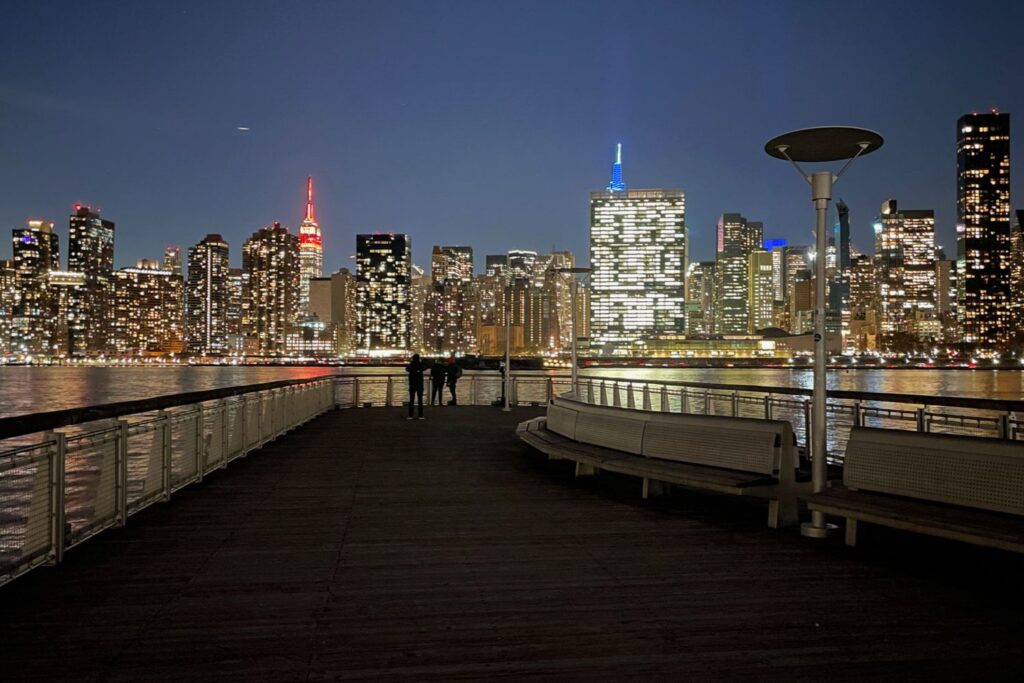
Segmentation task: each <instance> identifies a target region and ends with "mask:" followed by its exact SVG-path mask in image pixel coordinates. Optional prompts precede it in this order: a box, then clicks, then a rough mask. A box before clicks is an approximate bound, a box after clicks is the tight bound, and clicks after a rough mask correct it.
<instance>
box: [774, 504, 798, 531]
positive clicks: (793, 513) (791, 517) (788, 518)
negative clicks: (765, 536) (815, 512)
mask: <svg viewBox="0 0 1024 683" xmlns="http://www.w3.org/2000/svg"><path fill="white" fill-rule="evenodd" d="M799 522H800V513H799V510H798V509H797V499H796V498H795V497H793V496H786V497H784V498H772V499H770V500H769V501H768V527H769V528H771V529H778V528H779V527H780V526H783V527H787V526H794V525H795V524H797V523H799Z"/></svg>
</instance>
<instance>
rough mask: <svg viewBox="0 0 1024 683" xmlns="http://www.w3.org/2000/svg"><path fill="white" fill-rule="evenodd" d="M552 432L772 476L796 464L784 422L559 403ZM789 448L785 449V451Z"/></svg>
mask: <svg viewBox="0 0 1024 683" xmlns="http://www.w3.org/2000/svg"><path fill="white" fill-rule="evenodd" d="M547 428H548V429H550V430H551V431H554V432H556V433H558V434H561V435H562V436H565V437H567V438H570V439H574V440H576V441H579V442H581V443H588V444H592V445H595V446H602V447H604V448H611V449H614V450H618V451H623V452H626V453H631V454H633V455H643V456H646V457H649V458H659V459H662V460H674V461H676V462H686V463H691V464H697V465H708V466H712V467H722V468H726V469H733V470H739V471H743V472H756V473H759V474H766V475H770V474H772V473H774V472H777V471H779V469H780V462H781V461H782V460H785V461H786V463H787V464H786V465H785V466H788V467H793V464H792V450H791V444H792V438H793V436H792V428H791V427H790V424H789V423H788V422H785V421H781V420H752V419H748V418H734V417H724V416H720V415H685V414H671V415H669V414H665V413H655V412H650V411H643V410H633V409H629V408H611V407H608V406H594V405H591V404H587V403H582V402H580V401H573V400H571V399H565V398H557V399H554V400H553V401H552V402H551V403H550V404H549V405H548V416H547ZM784 445H785V446H786V447H785V448H784V447H783V446H784Z"/></svg>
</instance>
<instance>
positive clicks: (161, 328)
mask: <svg viewBox="0 0 1024 683" xmlns="http://www.w3.org/2000/svg"><path fill="white" fill-rule="evenodd" d="M182 287H183V285H182V281H181V276H179V275H175V274H174V273H173V272H172V271H170V270H163V269H162V268H161V267H160V263H159V262H158V261H154V260H150V259H141V260H140V261H139V262H138V263H137V265H136V267H135V268H122V269H120V270H118V271H117V272H116V273H114V305H113V310H114V317H113V319H112V320H111V326H110V327H111V345H112V347H113V348H112V351H113V352H114V353H116V354H117V355H120V356H136V355H142V356H161V355H166V354H172V353H181V352H182V351H183V350H184V349H185V330H184V317H185V316H184V310H183V309H182V301H183V297H182Z"/></svg>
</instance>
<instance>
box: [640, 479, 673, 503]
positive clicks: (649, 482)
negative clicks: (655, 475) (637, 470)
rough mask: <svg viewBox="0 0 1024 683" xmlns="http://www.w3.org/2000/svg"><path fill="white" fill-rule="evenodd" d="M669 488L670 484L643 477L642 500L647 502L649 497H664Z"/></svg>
mask: <svg viewBox="0 0 1024 683" xmlns="http://www.w3.org/2000/svg"><path fill="white" fill-rule="evenodd" d="M669 487H670V484H666V483H665V482H663V481H658V480H657V479H648V478H647V477H644V488H643V492H642V494H641V495H642V496H643V499H644V500H647V499H648V498H649V497H657V496H666V495H668V492H669Z"/></svg>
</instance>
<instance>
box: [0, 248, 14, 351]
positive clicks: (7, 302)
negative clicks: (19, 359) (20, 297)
mask: <svg viewBox="0 0 1024 683" xmlns="http://www.w3.org/2000/svg"><path fill="white" fill-rule="evenodd" d="M16 303H17V272H16V270H15V268H14V260H13V259H0V356H4V355H7V354H9V353H14V347H13V344H12V339H11V325H12V323H13V319H14V306H15V304H16Z"/></svg>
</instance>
